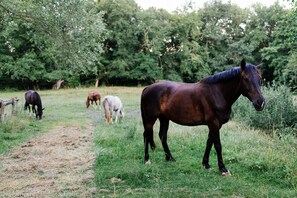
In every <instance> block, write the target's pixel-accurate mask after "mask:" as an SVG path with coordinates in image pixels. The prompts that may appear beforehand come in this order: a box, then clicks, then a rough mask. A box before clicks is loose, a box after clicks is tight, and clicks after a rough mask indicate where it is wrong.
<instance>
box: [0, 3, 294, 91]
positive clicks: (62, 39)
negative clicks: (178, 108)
mask: <svg viewBox="0 0 297 198" xmlns="http://www.w3.org/2000/svg"><path fill="white" fill-rule="evenodd" d="M296 5H297V4H296V2H295V3H294V4H292V9H285V8H283V7H282V6H281V5H280V3H278V2H276V3H274V4H273V5H271V6H269V7H266V6H263V5H262V4H255V5H253V6H252V7H250V8H246V9H242V8H240V7H239V6H238V5H236V4H233V3H231V2H227V3H224V2H223V1H222V0H213V1H209V2H207V3H206V4H205V5H204V7H202V8H199V9H197V10H195V9H194V8H193V3H192V2H187V3H186V4H185V5H184V6H183V7H182V8H180V9H178V10H176V11H175V12H173V13H169V12H167V11H166V10H164V9H156V8H149V9H147V10H142V9H140V7H139V6H138V5H137V4H136V3H135V0H117V1H116V0H101V1H97V2H95V1H93V0H54V1H50V2H49V1H48V0H41V1H18V0H12V1H11V0H2V1H1V2H0V11H1V12H0V30H1V31H0V63H1V64H0V77H1V78H3V79H10V80H11V81H15V82H16V83H18V81H19V80H20V79H21V80H22V81H23V82H25V81H26V82H27V81H29V82H34V83H38V82H40V84H42V83H43V84H48V83H52V84H53V83H54V82H55V81H57V80H59V79H64V80H65V82H67V81H72V80H73V78H76V76H74V77H72V75H78V76H79V78H80V80H81V82H80V83H81V84H84V83H86V84H87V83H89V82H90V81H94V78H96V79H100V83H101V84H150V83H152V82H155V81H157V80H161V79H168V80H175V81H183V82H197V81H199V80H200V79H202V78H203V77H205V76H207V75H209V74H214V73H216V72H220V71H223V70H225V69H227V68H230V67H231V66H236V65H239V63H240V61H241V60H242V59H243V58H244V59H246V60H247V61H248V62H250V63H254V64H259V63H264V66H263V77H264V78H265V80H266V81H267V82H277V83H286V84H287V85H288V86H290V88H291V89H292V90H293V91H295V90H296V89H297V88H296V67H294V65H296V58H295V57H296V47H297V46H296V41H297V39H296V35H297V34H296V33H297V29H296V27H297V24H296V21H297V20H296V18H297V17H296V16H297V14H296V10H297V9H296ZM22 68H23V69H22ZM91 79H93V80H91ZM70 84H71V85H74V84H75V83H70ZM36 87H37V86H36Z"/></svg>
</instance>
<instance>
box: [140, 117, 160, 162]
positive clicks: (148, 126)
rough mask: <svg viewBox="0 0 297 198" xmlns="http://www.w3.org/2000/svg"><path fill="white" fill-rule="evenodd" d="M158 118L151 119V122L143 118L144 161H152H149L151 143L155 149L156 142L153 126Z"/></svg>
mask: <svg viewBox="0 0 297 198" xmlns="http://www.w3.org/2000/svg"><path fill="white" fill-rule="evenodd" d="M156 120H157V118H155V119H153V120H151V121H150V122H147V121H144V120H143V126H144V132H143V140H144V163H150V161H149V147H148V146H149V144H150V145H151V149H152V150H155V148H156V144H155V142H154V130H153V126H154V124H155V122H156Z"/></svg>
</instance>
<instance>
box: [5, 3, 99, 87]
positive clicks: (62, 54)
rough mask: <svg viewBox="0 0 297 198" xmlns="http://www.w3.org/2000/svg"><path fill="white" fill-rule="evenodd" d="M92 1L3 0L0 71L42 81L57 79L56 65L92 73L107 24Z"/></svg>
mask: <svg viewBox="0 0 297 198" xmlns="http://www.w3.org/2000/svg"><path fill="white" fill-rule="evenodd" d="M96 6H97V5H96V4H95V2H93V1H90V0H87V1H82V0H67V1H64V0H56V1H51V2H48V1H47V0H44V1H38V2H37V1H17V0H15V1H6V0H5V1H1V2H0V10H1V13H3V20H1V21H0V22H1V24H0V25H1V32H0V40H1V41H4V42H3V43H4V46H3V47H5V48H4V49H5V51H4V50H3V51H4V52H2V53H1V54H0V61H1V63H2V64H4V65H3V66H2V67H1V72H0V74H1V75H4V76H6V75H8V76H11V78H12V79H15V80H20V79H27V80H30V81H35V80H36V81H45V80H58V79H61V75H60V76H58V75H55V72H56V71H63V72H65V71H68V75H67V76H71V73H80V74H81V73H82V74H90V73H93V72H94V70H93V68H94V65H95V63H96V62H97V61H98V57H99V54H100V52H102V46H101V44H100V42H102V34H103V31H104V28H105V27H104V24H103V22H102V15H101V13H100V12H98V11H97V9H96ZM1 44H2V42H1ZM2 54H3V55H4V56H2ZM7 56H8V57H11V58H7ZM21 69H22V70H21ZM20 70H21V71H20ZM52 72H53V75H52V76H51V77H48V76H50V75H51V74H52ZM67 76H62V77H67ZM54 78H55V79H54Z"/></svg>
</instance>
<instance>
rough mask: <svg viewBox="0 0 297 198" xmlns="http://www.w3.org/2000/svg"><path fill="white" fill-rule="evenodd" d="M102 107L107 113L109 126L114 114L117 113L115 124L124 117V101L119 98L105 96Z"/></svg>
mask: <svg viewBox="0 0 297 198" xmlns="http://www.w3.org/2000/svg"><path fill="white" fill-rule="evenodd" d="M102 106H103V108H104V111H105V118H106V122H107V124H110V123H111V122H112V112H113V111H114V112H116V118H115V123H117V121H118V117H120V118H121V119H122V118H123V117H124V107H123V104H122V101H121V100H120V98H119V97H117V96H105V97H104V98H103V100H102Z"/></svg>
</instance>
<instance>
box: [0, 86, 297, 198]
mask: <svg viewBox="0 0 297 198" xmlns="http://www.w3.org/2000/svg"><path fill="white" fill-rule="evenodd" d="M89 90H91V89H90V88H83V89H62V90H58V91H52V90H47V91H40V92H39V93H40V95H41V97H42V99H43V104H44V107H45V111H44V118H43V120H41V121H36V120H34V119H32V118H28V116H27V114H26V113H24V112H23V111H22V110H20V113H19V115H18V116H17V117H16V118H14V119H12V120H11V119H7V121H6V122H5V123H3V124H1V126H0V152H2V153H3V152H7V151H9V149H10V148H12V147H14V146H15V145H18V144H20V143H21V142H23V141H25V140H27V139H30V138H33V137H34V136H36V135H40V134H42V133H46V132H47V131H48V130H49V129H51V128H52V127H54V126H57V125H67V124H71V123H76V124H79V125H80V126H81V127H84V126H85V125H86V124H87V123H88V122H89V121H92V123H93V125H94V126H95V131H94V134H95V135H94V143H95V145H94V148H93V150H94V152H95V153H96V163H95V167H94V169H95V170H94V171H95V182H96V188H97V190H96V194H94V197H297V140H296V139H295V138H294V137H290V136H288V137H284V138H283V139H281V140H279V139H274V138H271V137H270V136H267V135H264V134H263V133H261V131H257V130H255V129H250V128H248V127H246V126H245V125H243V124H241V123H238V122H234V121H230V122H229V123H228V124H226V125H224V126H223V127H222V130H221V141H222V146H223V157H224V160H225V164H226V166H227V167H228V168H229V169H230V171H231V172H232V174H233V175H232V176H231V177H223V176H221V175H220V173H219V171H218V168H217V165H216V164H217V160H216V154H215V152H214V149H213V150H212V153H211V156H210V163H211V165H212V167H213V169H212V170H211V171H206V170H204V169H203V168H202V166H201V161H202V156H203V153H204V149H205V143H206V138H207V135H208V129H207V127H205V126H199V127H184V126H179V125H176V124H174V123H171V124H170V128H169V133H168V144H169V147H170V148H171V151H172V155H173V156H174V157H175V159H176V160H177V161H176V162H175V163H168V162H166V161H165V155H164V152H163V149H162V146H161V143H160V141H159V140H158V124H159V123H158V122H157V123H156V125H155V142H156V143H157V149H156V150H155V151H154V152H153V151H151V150H150V156H151V158H150V159H151V162H152V164H151V165H144V164H143V152H144V151H143V150H144V149H143V127H142V121H141V116H140V109H139V104H140V94H141V91H142V88H128V87H100V88H99V91H100V92H101V93H102V95H107V94H113V95H118V96H119V97H120V98H121V99H122V101H123V104H124V107H125V117H124V120H123V122H122V123H120V124H112V125H109V126H107V125H106V123H105V121H104V118H103V110H98V109H97V110H94V109H92V108H90V109H86V108H85V99H86V95H87V92H88V91H89ZM23 94H24V92H4V93H3V92H1V94H0V98H6V99H8V98H10V97H13V96H18V97H20V98H21V99H22V100H23ZM22 102H23V101H21V102H20V106H22Z"/></svg>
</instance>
